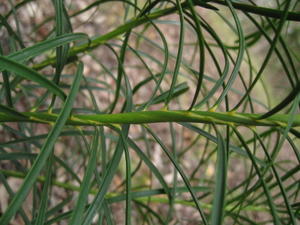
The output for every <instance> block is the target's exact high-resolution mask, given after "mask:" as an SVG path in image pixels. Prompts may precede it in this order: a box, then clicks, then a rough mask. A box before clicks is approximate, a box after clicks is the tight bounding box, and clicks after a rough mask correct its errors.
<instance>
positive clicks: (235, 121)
mask: <svg viewBox="0 0 300 225" xmlns="http://www.w3.org/2000/svg"><path fill="white" fill-rule="evenodd" d="M22 115H24V117H17V116H16V115H13V114H5V113H4V112H0V122H31V123H50V124H51V123H53V122H55V120H56V118H57V116H58V115H57V114H54V113H45V112H24V113H22ZM260 117H261V114H254V113H253V114H251V113H236V112H211V111H180V110H177V111H168V110H160V111H142V112H129V113H117V114H85V115H83V114H80V115H79V114H74V115H72V116H71V117H70V118H69V119H68V121H67V123H66V124H67V125H75V126H87V125H91V126H97V125H112V124H147V123H163V122H192V123H208V124H213V123H215V124H222V125H233V126H278V127H286V126H287V123H288V120H289V115H288V114H276V115H272V116H270V117H268V118H265V119H259V118H260ZM292 126H293V127H299V126H300V114H297V115H296V116H295V121H294V123H293V125H292Z"/></svg>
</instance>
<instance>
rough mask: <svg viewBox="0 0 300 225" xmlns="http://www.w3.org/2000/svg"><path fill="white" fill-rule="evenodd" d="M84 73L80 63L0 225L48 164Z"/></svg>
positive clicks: (6, 221) (10, 214)
mask: <svg viewBox="0 0 300 225" xmlns="http://www.w3.org/2000/svg"><path fill="white" fill-rule="evenodd" d="M82 72H83V64H81V63H80V64H79V66H78V70H77V73H76V77H75V79H74V82H73V85H72V89H71V91H70V94H69V95H68V97H67V99H66V102H65V103H64V107H63V109H62V110H61V112H60V114H59V116H58V118H57V121H56V122H55V124H54V126H53V128H52V130H51V131H50V133H49V135H48V137H47V140H46V141H45V143H44V145H43V147H42V149H41V153H40V154H39V156H38V157H37V159H36V160H35V162H34V164H33V166H32V168H31V169H30V171H29V173H28V174H27V176H26V178H25V179H24V182H23V184H22V186H21V187H20V189H19V191H18V192H17V194H16V195H15V196H14V198H13V200H12V202H11V203H10V204H9V206H8V209H7V210H6V211H5V213H4V214H3V215H2V217H1V218H0V224H2V225H7V224H8V223H9V222H10V220H11V218H12V217H13V216H14V215H15V213H16V212H17V211H18V209H19V208H20V207H21V205H22V203H23V200H24V199H25V198H26V196H27V195H28V193H29V191H30V189H31V187H32V185H33V184H34V182H35V180H36V179H37V177H38V175H39V173H40V172H41V170H42V168H43V166H44V165H45V163H46V162H47V159H48V157H49V155H50V154H51V152H52V150H53V146H54V144H55V142H56V139H57V138H58V136H59V134H60V132H61V130H62V129H63V127H64V125H65V122H66V121H67V119H68V117H69V114H70V112H71V110H72V104H73V102H74V99H75V97H76V94H77V92H78V89H79V84H80V80H81V77H82Z"/></svg>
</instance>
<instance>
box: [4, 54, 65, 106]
mask: <svg viewBox="0 0 300 225" xmlns="http://www.w3.org/2000/svg"><path fill="white" fill-rule="evenodd" d="M0 68H1V69H3V70H8V71H11V72H13V73H15V74H16V75H18V76H20V77H22V78H25V79H28V80H31V81H34V82H36V83H38V84H40V85H41V86H42V87H44V88H46V89H47V90H49V91H51V92H52V93H53V94H55V95H57V96H59V97H60V98H61V99H63V100H64V99H65V98H66V95H65V93H64V92H63V91H62V90H61V89H60V88H59V87H58V86H57V85H56V84H54V83H53V82H52V81H49V80H48V79H46V78H45V77H43V76H42V75H41V74H39V73H38V72H36V71H34V70H32V69H30V68H29V67H27V66H24V65H22V64H19V63H17V62H15V61H13V60H10V59H8V58H7V57H4V56H0Z"/></svg>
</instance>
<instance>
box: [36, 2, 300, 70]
mask: <svg viewBox="0 0 300 225" xmlns="http://www.w3.org/2000/svg"><path fill="white" fill-rule="evenodd" d="M210 2H211V3H216V4H221V5H226V2H225V1H221V0H211V1H210ZM194 4H195V5H197V6H200V7H203V8H206V9H210V10H217V8H215V7H213V6H212V5H209V4H207V3H205V2H203V1H199V0H194ZM232 6H233V7H234V8H236V9H239V10H242V11H245V12H249V13H253V14H257V15H261V16H266V17H270V18H277V19H280V18H281V17H282V14H283V11H281V10H276V9H269V8H264V7H258V6H253V5H248V4H240V3H234V2H232ZM181 7H182V8H186V7H188V4H187V2H183V3H182V4H181ZM176 11H177V7H170V8H166V9H162V10H159V11H156V12H153V13H150V14H148V15H145V16H143V17H138V18H135V19H132V20H131V21H129V22H127V23H125V24H123V25H121V26H119V27H117V28H116V29H114V30H113V31H110V32H108V33H106V34H104V35H101V36H98V37H96V38H94V39H93V40H91V42H89V43H84V44H81V45H78V46H74V47H73V48H71V49H70V51H69V56H68V57H69V61H73V60H74V59H76V55H77V54H79V53H82V52H85V51H90V50H92V49H94V48H96V47H98V46H100V45H102V44H104V43H106V42H108V41H109V40H111V39H113V38H116V37H118V36H120V35H122V34H124V33H126V32H127V31H129V30H131V29H133V28H135V27H137V26H140V25H142V24H145V23H147V22H149V21H151V20H155V19H158V18H160V17H163V16H167V15H169V14H171V13H174V12H176ZM287 20H292V21H300V13H295V12H289V13H288V15H287ZM55 60H56V58H55V57H51V58H49V59H46V60H45V61H43V62H41V63H39V64H35V65H33V69H35V70H40V69H43V68H44V67H46V66H48V65H54V64H55Z"/></svg>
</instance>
